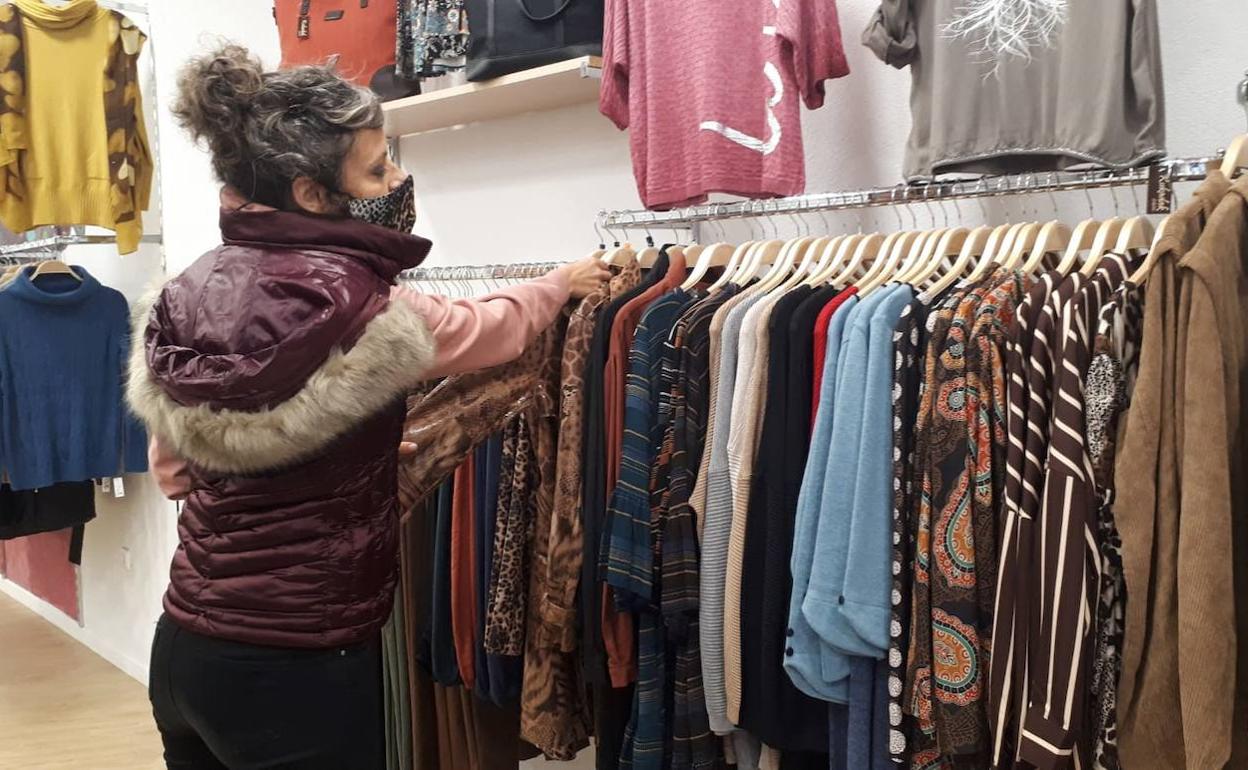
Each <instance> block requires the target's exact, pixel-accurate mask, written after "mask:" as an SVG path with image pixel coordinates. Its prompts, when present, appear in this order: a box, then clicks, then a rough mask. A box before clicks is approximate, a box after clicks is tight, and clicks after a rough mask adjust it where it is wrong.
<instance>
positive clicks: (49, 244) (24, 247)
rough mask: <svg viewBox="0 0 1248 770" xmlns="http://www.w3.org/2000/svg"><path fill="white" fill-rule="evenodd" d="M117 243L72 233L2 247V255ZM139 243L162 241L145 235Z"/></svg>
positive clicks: (112, 240) (157, 236) (111, 237)
mask: <svg viewBox="0 0 1248 770" xmlns="http://www.w3.org/2000/svg"><path fill="white" fill-rule="evenodd" d="M116 242H117V238H116V237H115V236H112V235H76V234H72V233H71V234H69V235H53V236H50V237H48V238H39V239H36V240H33V241H25V242H23V243H12V244H9V245H7V246H0V255H4V254H25V253H27V252H33V251H59V250H63V249H65V248H67V247H69V246H89V245H99V244H109V243H116ZM139 242H140V243H161V242H162V241H161V237H160V236H159V235H144V236H143V237H142V238H140V239H139Z"/></svg>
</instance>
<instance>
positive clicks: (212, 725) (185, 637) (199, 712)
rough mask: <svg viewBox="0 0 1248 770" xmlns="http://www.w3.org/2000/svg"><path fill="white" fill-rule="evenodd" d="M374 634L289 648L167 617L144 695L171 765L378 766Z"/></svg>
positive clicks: (367, 769)
mask: <svg viewBox="0 0 1248 770" xmlns="http://www.w3.org/2000/svg"><path fill="white" fill-rule="evenodd" d="M381 676H382V674H381V640H380V638H378V639H376V640H373V641H370V642H367V643H365V644H361V645H358V646H355V647H349V648H338V649H332V650H291V649H280V648H274V647H259V646H255V645H250V644H238V643H235V642H227V641H224V640H221V639H212V638H209V637H205V636H201V635H199V634H194V633H191V632H190V631H187V630H186V629H184V628H181V627H180V626H178V625H177V624H176V623H174V622H173V621H172V620H170V619H169V618H168V617H167V616H166V617H162V618H161V619H160V622H159V624H157V627H156V640H155V641H154V642H153V644H152V670H151V686H150V689H149V694H150V696H151V699H152V710H153V712H154V713H155V716H156V726H157V727H158V728H159V729H160V736H161V739H162V740H163V741H164V745H165V764H166V765H167V766H168V767H169V768H170V770H223V769H224V770H261V769H262V768H263V769H264V770H268V769H269V768H286V769H287V770H382V769H384V767H385V734H384V729H385V728H384V721H383V720H384V707H383V703H382V679H381Z"/></svg>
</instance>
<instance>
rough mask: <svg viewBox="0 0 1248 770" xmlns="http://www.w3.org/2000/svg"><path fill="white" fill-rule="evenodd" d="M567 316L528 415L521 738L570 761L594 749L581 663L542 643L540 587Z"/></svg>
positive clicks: (547, 351) (545, 345)
mask: <svg viewBox="0 0 1248 770" xmlns="http://www.w3.org/2000/svg"><path fill="white" fill-rule="evenodd" d="M566 329H567V323H566V316H565V317H564V318H562V319H561V320H560V323H558V324H556V326H555V327H554V328H553V329H552V330H551V331H550V332H549V333H547V334H546V335H545V336H544V337H543V338H542V340H541V355H540V356H539V357H538V359H537V360H538V364H539V365H538V367H537V370H536V382H535V386H534V390H535V391H536V392H537V398H535V399H534V400H533V402H532V404H531V405H530V406H529V407H528V408H527V409H526V411H525V413H524V414H525V423H526V425H527V426H528V429H529V430H530V432H531V437H532V447H533V461H532V467H533V470H534V473H533V475H532V477H531V483H532V487H531V489H530V490H529V493H528V499H529V500H530V504H531V506H532V508H533V513H532V518H533V520H534V522H535V524H534V530H533V534H532V537H531V540H532V544H531V547H530V554H529V561H530V563H531V564H532V565H533V567H532V568H531V569H529V570H528V571H527V573H526V574H523V575H520V576H517V579H518V580H520V581H527V583H525V585H524V586H522V588H527V596H521V597H518V599H517V600H518V601H524V602H526V603H527V616H526V618H525V624H526V628H525V632H526V633H525V637H524V645H525V646H524V685H523V691H522V694H521V713H520V734H521V737H522V738H524V739H525V740H527V741H529V742H530V743H532V744H534V745H535V746H537V747H538V749H540V750H541V751H542V752H543V753H545V754H546V755H547V756H548V757H552V758H557V759H564V760H567V759H571V758H572V757H574V756H575V755H576V754H577V752H579V751H580V750H581V749H583V748H584V747H585V746H586V745H588V743H589V727H590V724H589V714H588V711H589V710H588V706H587V704H586V702H585V689H584V683H583V677H582V675H581V670H580V666H579V665H578V663H579V661H578V660H577V658H576V654H575V652H574V651H568V652H564V651H562V650H558V649H552V648H550V647H547V646H546V645H544V644H542V643H541V640H540V638H539V635H538V626H539V623H540V616H539V609H538V607H539V601H538V596H537V590H536V589H537V586H538V585H540V575H539V572H541V568H542V566H543V565H542V562H541V559H542V558H543V556H544V554H546V553H549V551H550V543H549V539H550V529H549V522H551V521H552V518H553V511H554V499H555V484H556V475H557V470H556V466H557V461H558V439H559V416H560V414H561V411H560V406H561V405H560V395H561V394H560V388H559V385H560V382H559V376H560V372H561V364H562V352H563V350H564V349H565V346H566V336H565V332H566Z"/></svg>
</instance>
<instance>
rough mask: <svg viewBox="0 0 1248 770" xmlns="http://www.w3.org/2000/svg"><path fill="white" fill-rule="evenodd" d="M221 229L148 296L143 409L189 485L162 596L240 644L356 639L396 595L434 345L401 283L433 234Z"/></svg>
mask: <svg viewBox="0 0 1248 770" xmlns="http://www.w3.org/2000/svg"><path fill="white" fill-rule="evenodd" d="M221 229H222V234H223V236H224V241H225V243H224V245H222V246H220V247H219V248H217V249H215V250H213V251H211V252H209V253H208V254H206V255H204V256H203V257H202V258H200V259H199V260H198V261H197V262H196V263H195V264H194V265H192V266H191V267H190V268H189V269H187V270H186V271H185V272H184V273H183V274H182V275H180V276H178V277H177V278H175V279H173V280H172V281H170V282H169V283H168V284H167V285H166V286H165V287H164V288H163V290H162V291H161V292H160V294H159V296H158V297H155V298H153V299H152V300H150V301H149V302H145V303H143V304H142V305H141V306H140V307H138V308H137V309H136V320H135V324H136V328H135V334H134V340H135V342H134V349H133V351H132V355H131V364H130V381H129V383H128V395H129V398H130V401H131V405H132V407H133V408H134V410H135V412H136V413H137V414H138V415H139V416H140V417H142V418H143V419H144V421H145V422H146V423H147V424H148V427H149V429H150V430H151V431H152V433H153V434H154V435H155V436H157V437H158V438H159V440H160V441H161V442H162V443H164V444H167V445H168V446H169V447H171V448H172V449H173V450H174V451H176V452H177V453H178V454H179V455H180V456H181V457H183V458H185V459H186V460H187V461H188V463H189V464H190V466H191V468H190V475H191V478H192V482H193V483H192V492H191V494H190V497H189V498H188V499H187V500H186V504H185V507H184V508H183V512H182V516H181V519H180V521H179V527H178V529H179V534H180V540H181V543H180V545H179V547H178V550H177V553H176V554H175V556H174V560H173V569H172V574H171V582H170V586H169V591H168V593H167V594H166V597H165V609H166V611H167V612H168V613H169V614H170V616H171V617H172V618H173V619H174V620H175V621H177V622H178V623H179V624H181V625H183V626H184V627H186V628H188V629H190V630H192V631H195V632H198V633H202V634H206V635H209V636H215V637H220V638H224V639H230V640H234V641H240V642H247V643H253V644H263V645H273V646H283V647H336V646H342V645H348V644H353V643H356V642H359V641H362V640H364V639H367V638H368V637H370V636H371V635H373V634H375V633H376V632H377V631H378V629H380V627H381V626H382V625H383V624H384V623H385V621H386V619H387V617H388V616H389V613H390V609H391V603H392V601H393V593H394V586H395V581H396V574H397V548H396V541H397V518H396V501H395V495H396V492H397V480H396V472H397V471H396V467H397V448H398V443H399V441H400V436H401V431H402V423H403V416H404V404H403V397H404V395H405V394H406V393H407V392H408V391H409V390H410V389H411V388H412V387H413V386H414V385H415V384H416V383H418V382H419V381H420V379H421V376H422V374H423V372H425V371H427V370H428V366H429V364H430V362H431V361H432V356H433V353H434V351H433V343H432V340H431V338H430V336H429V333H428V330H427V328H426V327H425V325H424V323H423V321H422V319H421V318H419V317H418V316H417V314H416V313H415V312H414V311H413V310H411V309H410V308H408V307H407V306H405V305H401V304H393V305H392V304H391V303H390V301H389V292H390V287H391V285H392V283H393V281H394V279H395V276H396V275H397V274H398V272H399V271H400V270H402V269H405V268H407V267H411V266H414V265H415V264H417V263H419V262H420V260H421V259H423V258H424V256H425V255H426V254H427V253H428V250H429V243H428V242H427V241H425V240H424V239H421V238H417V237H415V236H409V235H400V234H398V233H394V232H391V231H388V230H385V229H383V228H379V227H375V226H373V225H368V224H364V223H360V222H354V221H350V220H326V219H319V218H313V217H309V216H304V215H300V214H293V213H286V212H276V211H262V212H237V211H229V212H226V211H223V212H222V216H221Z"/></svg>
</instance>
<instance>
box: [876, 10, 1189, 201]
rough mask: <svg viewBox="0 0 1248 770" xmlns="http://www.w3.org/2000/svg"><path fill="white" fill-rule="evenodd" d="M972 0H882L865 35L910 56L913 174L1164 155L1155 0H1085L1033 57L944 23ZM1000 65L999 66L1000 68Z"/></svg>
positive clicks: (885, 53) (1113, 162)
mask: <svg viewBox="0 0 1248 770" xmlns="http://www.w3.org/2000/svg"><path fill="white" fill-rule="evenodd" d="M964 4H965V0H882V2H881V4H880V7H879V9H878V10H877V11H876V13H875V16H874V17H873V18H872V20H871V23H870V24H869V25H868V26H867V29H866V31H865V32H864V33H863V43H864V44H865V45H866V46H867V47H869V48H870V49H871V50H872V51H874V52H875V54H876V55H877V56H879V57H880V59H882V60H883V61H885V62H886V63H888V64H890V65H892V66H894V67H897V68H902V67H906V66H909V67H910V71H911V74H912V78H913V86H912V89H911V94H910V110H911V113H912V117H913V121H914V125H913V128H912V130H911V132H910V140H909V143H908V144H907V147H906V162H905V175H906V178H907V180H909V181H921V180H926V179H931V178H932V177H934V176H936V175H940V174H1007V173H1019V172H1023V171H1060V170H1067V169H1071V168H1077V167H1080V166H1108V167H1128V166H1135V165H1140V164H1143V163H1148V162H1149V161H1151V160H1154V159H1156V158H1158V157H1162V156H1164V155H1165V110H1164V106H1163V89H1162V75H1161V45H1160V39H1159V34H1158V29H1157V8H1156V0H1078V2H1072V3H1070V4H1069V6H1068V7H1069V18H1068V19H1067V20H1066V22H1065V23H1064V24H1062V25H1060V26H1059V27H1058V28H1057V30H1056V32H1055V33H1054V35H1053V40H1052V44H1051V45H1049V46H1043V45H1038V46H1034V47H1033V48H1032V50H1031V58H1030V60H1026V59H1022V58H1018V57H1009V56H1006V57H1000V58H997V59H986V58H985V56H984V55H983V54H981V53H979V52H978V51H977V46H976V45H975V42H974V41H967V40H965V39H955V38H953V37H951V36H950V35H947V34H945V33H943V32H942V31H941V30H942V28H943V27H944V26H945V25H946V24H947V23H949V22H950V21H951V20H952V19H953V17H954V14H955V13H956V12H957V10H958V9H959V7H960V6H962V5H964ZM994 67H995V71H994Z"/></svg>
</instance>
